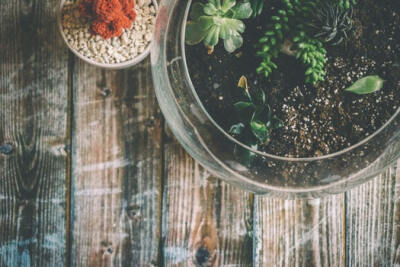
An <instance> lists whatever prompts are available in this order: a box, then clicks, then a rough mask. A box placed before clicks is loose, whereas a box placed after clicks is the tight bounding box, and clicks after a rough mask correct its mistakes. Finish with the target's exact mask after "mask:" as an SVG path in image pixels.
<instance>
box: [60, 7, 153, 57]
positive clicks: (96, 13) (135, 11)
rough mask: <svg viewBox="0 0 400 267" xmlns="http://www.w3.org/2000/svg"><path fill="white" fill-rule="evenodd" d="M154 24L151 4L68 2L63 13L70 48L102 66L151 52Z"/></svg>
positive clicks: (62, 20)
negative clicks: (146, 51) (149, 50)
mask: <svg viewBox="0 0 400 267" xmlns="http://www.w3.org/2000/svg"><path fill="white" fill-rule="evenodd" d="M155 21H156V7H155V6H154V5H153V3H152V1H151V0H137V2H136V3H135V1H134V0H79V1H77V2H71V1H66V2H65V3H64V5H63V7H62V11H61V25H62V31H63V34H64V37H65V39H66V41H67V42H68V44H69V46H70V47H71V48H72V49H73V50H75V52H77V53H78V54H80V55H81V56H83V57H84V58H86V59H89V60H92V61H94V62H97V63H100V64H118V63H124V62H127V61H130V60H132V59H135V58H136V57H138V56H139V55H141V54H142V53H143V52H145V50H148V49H147V48H148V46H149V45H150V43H151V41H152V38H153V29H154V25H155Z"/></svg>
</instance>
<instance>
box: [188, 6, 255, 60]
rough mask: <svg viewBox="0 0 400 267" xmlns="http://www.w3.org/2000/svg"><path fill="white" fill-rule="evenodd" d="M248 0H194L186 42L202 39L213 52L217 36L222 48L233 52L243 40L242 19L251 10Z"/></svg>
mask: <svg viewBox="0 0 400 267" xmlns="http://www.w3.org/2000/svg"><path fill="white" fill-rule="evenodd" d="M252 12H253V11H252V9H251V5H250V3H249V2H239V3H236V1H235V0H208V1H207V3H206V4H203V3H200V2H196V3H194V4H193V5H192V9H191V12H190V16H189V18H190V20H189V21H188V22H187V24H186V37H185V40H186V43H187V44H189V45H195V44H198V43H200V42H202V41H203V43H204V45H205V46H206V47H207V48H208V50H209V53H212V51H213V50H214V46H216V45H217V44H218V42H219V40H220V39H222V40H223V41H224V47H225V50H226V51H227V52H229V53H231V52H234V51H235V50H236V49H238V48H240V47H241V46H242V44H243V38H242V36H241V34H242V33H243V32H244V29H245V25H244V23H243V22H242V21H241V19H247V18H249V17H250V16H251V14H252Z"/></svg>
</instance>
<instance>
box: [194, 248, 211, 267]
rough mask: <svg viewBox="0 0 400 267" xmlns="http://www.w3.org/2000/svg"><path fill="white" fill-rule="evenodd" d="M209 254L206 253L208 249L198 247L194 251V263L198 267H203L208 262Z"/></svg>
mask: <svg viewBox="0 0 400 267" xmlns="http://www.w3.org/2000/svg"><path fill="white" fill-rule="evenodd" d="M210 256H211V254H210V252H209V251H208V249H206V248H204V247H200V248H199V249H198V250H197V251H196V255H195V258H196V263H197V265H199V266H204V265H205V264H207V262H208V261H209V260H210Z"/></svg>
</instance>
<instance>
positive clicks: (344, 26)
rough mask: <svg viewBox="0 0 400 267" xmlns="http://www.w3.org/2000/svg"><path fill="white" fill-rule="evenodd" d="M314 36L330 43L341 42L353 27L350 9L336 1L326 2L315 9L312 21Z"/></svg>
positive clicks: (336, 43)
mask: <svg viewBox="0 0 400 267" xmlns="http://www.w3.org/2000/svg"><path fill="white" fill-rule="evenodd" d="M310 26H311V27H312V28H313V29H314V31H315V32H316V34H315V35H314V36H315V37H316V38H318V39H321V41H323V42H325V43H328V44H330V45H333V46H334V45H338V44H341V43H342V42H343V41H344V40H346V39H347V38H348V35H349V32H350V31H351V30H352V29H353V19H352V18H351V9H346V8H343V7H341V6H340V5H339V4H338V3H326V4H324V5H322V6H321V7H320V8H319V9H318V10H316V11H315V16H314V19H313V22H312V23H310Z"/></svg>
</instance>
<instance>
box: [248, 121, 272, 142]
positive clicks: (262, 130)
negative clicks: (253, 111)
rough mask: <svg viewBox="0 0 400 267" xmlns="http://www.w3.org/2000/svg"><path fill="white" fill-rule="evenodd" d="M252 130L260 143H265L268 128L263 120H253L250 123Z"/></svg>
mask: <svg viewBox="0 0 400 267" xmlns="http://www.w3.org/2000/svg"><path fill="white" fill-rule="evenodd" d="M250 127H251V131H252V132H253V134H254V135H255V136H256V137H257V139H258V141H259V142H260V143H265V141H267V138H268V129H267V126H266V125H265V123H263V122H262V121H257V120H253V121H252V122H251V123H250Z"/></svg>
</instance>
